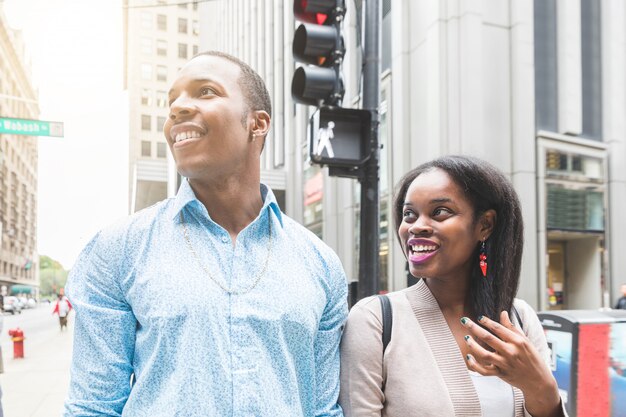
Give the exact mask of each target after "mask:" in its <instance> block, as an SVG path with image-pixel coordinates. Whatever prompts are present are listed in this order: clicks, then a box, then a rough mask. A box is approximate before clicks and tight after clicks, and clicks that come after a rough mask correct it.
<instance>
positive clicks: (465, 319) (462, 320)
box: [461, 317, 469, 324]
mask: <svg viewBox="0 0 626 417" xmlns="http://www.w3.org/2000/svg"><path fill="white" fill-rule="evenodd" d="M468 320H469V319H468V318H467V317H461V324H465V323H467V322H468Z"/></svg>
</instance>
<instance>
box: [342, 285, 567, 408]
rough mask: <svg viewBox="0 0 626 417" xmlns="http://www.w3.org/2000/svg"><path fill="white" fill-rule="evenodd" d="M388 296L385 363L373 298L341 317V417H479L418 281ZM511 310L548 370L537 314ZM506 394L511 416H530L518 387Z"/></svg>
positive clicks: (436, 312)
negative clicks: (510, 395)
mask: <svg viewBox="0 0 626 417" xmlns="http://www.w3.org/2000/svg"><path fill="white" fill-rule="evenodd" d="M388 295H389V298H390V300H391V305H392V307H393V328H392V333H391V341H390V343H389V345H388V346H387V350H386V351H385V355H384V357H383V346H382V322H381V316H382V314H381V308H380V302H379V300H378V299H377V297H368V298H365V299H363V300H361V301H360V302H358V303H357V304H356V305H355V306H354V307H353V308H352V310H351V311H350V315H349V316H348V322H347V323H346V327H345V329H344V334H343V339H342V342H341V392H340V396H339V402H340V404H341V407H342V408H343V410H344V414H345V416H346V417H369V416H383V417H429V416H431V417H447V416H457V417H462V416H463V417H464V416H477V417H478V416H481V408H480V402H479V399H478V395H477V394H476V390H475V388H474V384H473V383H472V379H471V377H470V374H469V372H468V369H467V367H466V365H465V361H464V359H463V356H462V354H461V351H460V349H459V347H458V345H457V343H456V341H455V339H454V336H453V335H452V332H451V331H450V329H449V328H448V325H447V323H446V320H445V318H444V316H443V314H442V313H441V310H440V309H439V305H438V304H437V301H436V300H435V298H434V297H433V295H432V294H431V292H430V290H429V289H428V287H427V286H426V284H425V283H424V281H420V282H418V283H417V284H415V285H413V286H412V287H410V288H407V289H405V290H402V291H398V292H393V293H390V294H388ZM514 305H515V308H516V309H517V311H518V312H519V315H520V318H521V320H522V323H523V329H524V333H526V336H527V337H528V338H529V339H530V341H531V342H532V343H533V344H534V345H535V347H536V348H537V350H538V351H539V353H540V354H541V355H542V356H543V357H544V359H545V361H546V366H548V364H549V357H550V353H549V350H548V345H547V343H546V339H545V336H544V333H543V329H542V327H541V324H540V322H539V319H538V318H537V315H536V314H535V312H534V311H533V309H532V308H531V307H530V306H529V305H528V304H527V303H525V302H524V301H522V300H519V299H516V300H515V303H514ZM514 320H515V319H514ZM385 378H386V382H385V386H384V387H383V381H384V380H385ZM513 392H514V398H515V416H516V417H523V416H530V414H528V413H527V412H526V411H525V408H524V397H523V395H522V392H521V391H520V390H518V389H517V388H513ZM564 415H566V414H565V413H564Z"/></svg>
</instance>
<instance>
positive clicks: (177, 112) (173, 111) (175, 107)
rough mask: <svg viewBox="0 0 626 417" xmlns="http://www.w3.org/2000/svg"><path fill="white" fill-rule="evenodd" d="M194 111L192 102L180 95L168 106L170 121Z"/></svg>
mask: <svg viewBox="0 0 626 417" xmlns="http://www.w3.org/2000/svg"><path fill="white" fill-rule="evenodd" d="M194 111H195V106H194V105H193V102H192V100H191V99H190V98H189V97H187V96H184V95H181V96H179V97H177V98H176V100H174V101H173V102H172V104H170V119H172V120H176V119H177V118H179V117H183V116H188V115H190V114H193V112H194Z"/></svg>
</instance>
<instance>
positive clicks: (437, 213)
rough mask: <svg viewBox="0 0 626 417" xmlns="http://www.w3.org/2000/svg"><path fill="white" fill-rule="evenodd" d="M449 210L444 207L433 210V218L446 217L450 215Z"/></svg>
mask: <svg viewBox="0 0 626 417" xmlns="http://www.w3.org/2000/svg"><path fill="white" fill-rule="evenodd" d="M450 213H451V212H450V210H448V209H447V208H445V207H438V208H436V209H435V211H433V216H435V217H437V216H443V215H448V214H450Z"/></svg>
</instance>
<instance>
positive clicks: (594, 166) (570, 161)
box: [546, 149, 604, 182]
mask: <svg viewBox="0 0 626 417" xmlns="http://www.w3.org/2000/svg"><path fill="white" fill-rule="evenodd" d="M546 168H547V172H546V174H547V176H548V177H552V178H567V179H580V178H584V180H585V181H595V182H598V181H601V180H603V179H604V164H603V162H602V159H601V158H596V157H593V156H588V155H581V154H577V153H570V152H562V151H560V150H556V149H547V150H546Z"/></svg>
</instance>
